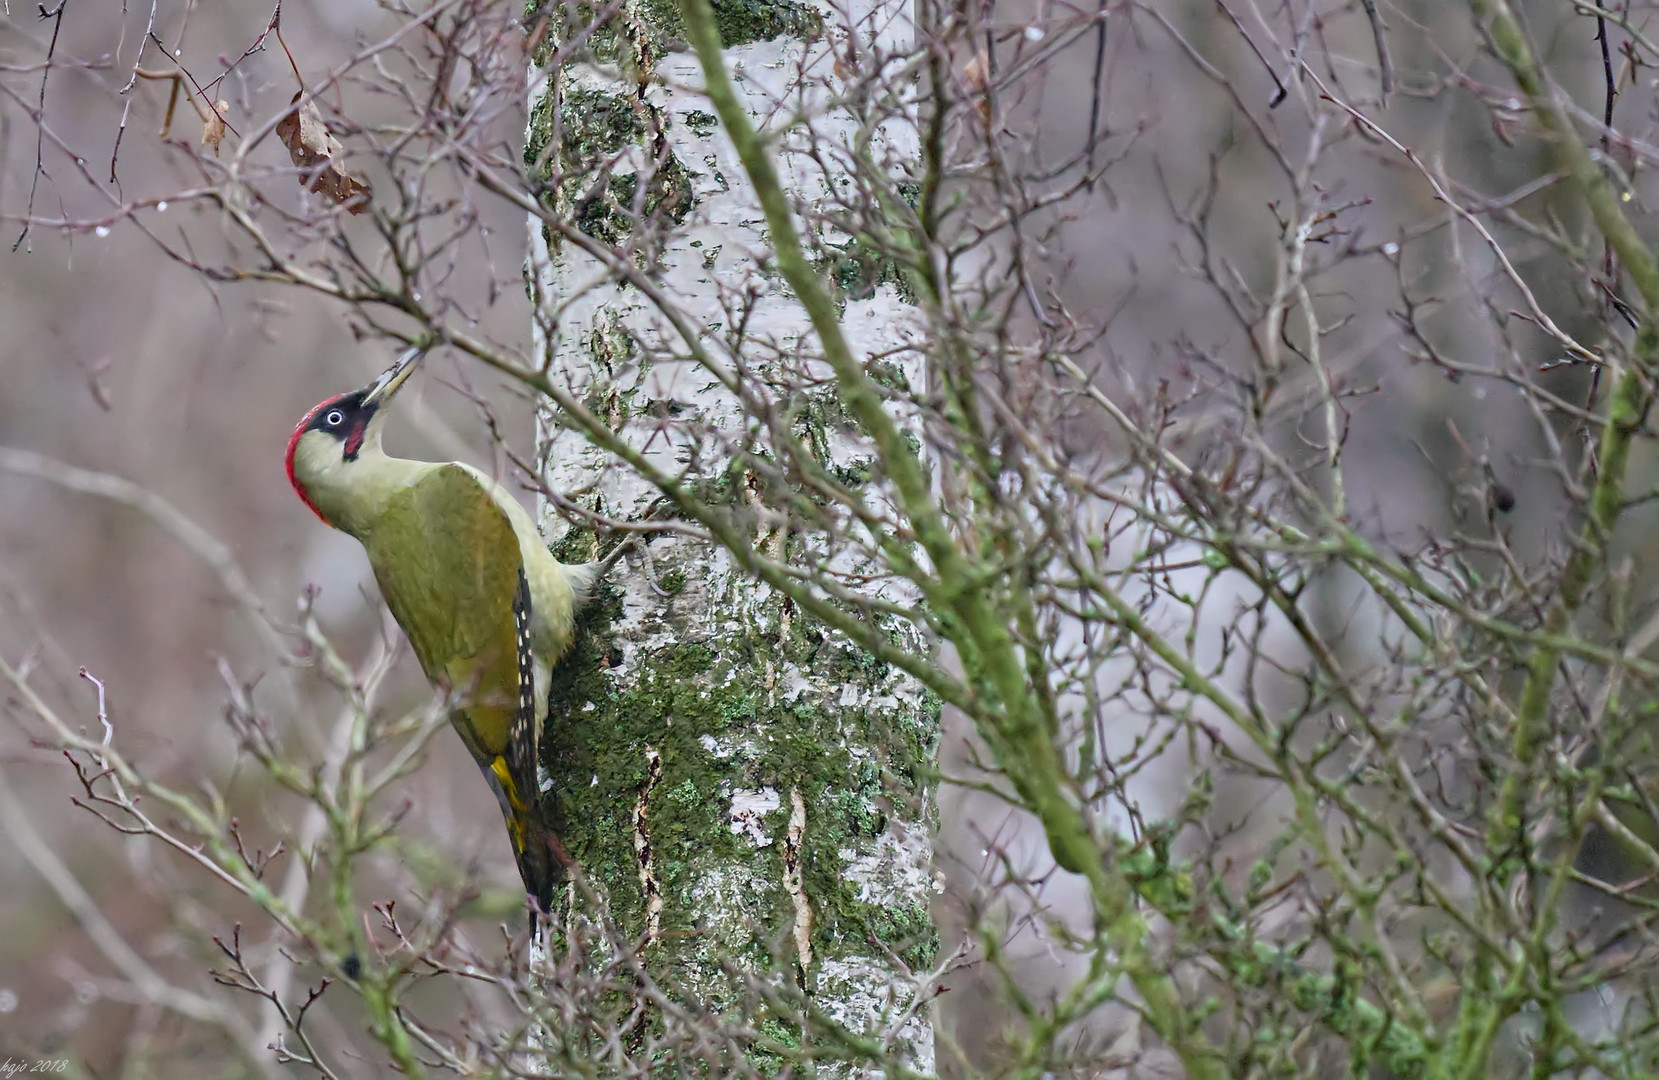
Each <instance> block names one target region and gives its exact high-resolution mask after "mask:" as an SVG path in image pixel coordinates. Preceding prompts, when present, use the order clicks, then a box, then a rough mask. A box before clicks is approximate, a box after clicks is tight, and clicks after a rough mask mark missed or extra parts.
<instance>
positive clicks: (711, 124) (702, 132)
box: [681, 109, 720, 139]
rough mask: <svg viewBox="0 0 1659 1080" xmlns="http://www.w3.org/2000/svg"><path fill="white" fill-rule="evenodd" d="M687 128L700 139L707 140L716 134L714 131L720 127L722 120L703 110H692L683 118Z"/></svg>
mask: <svg viewBox="0 0 1659 1080" xmlns="http://www.w3.org/2000/svg"><path fill="white" fill-rule="evenodd" d="M681 119H682V120H684V121H685V126H686V127H688V128H690V129H691V133H692V134H693V135H695V136H697V137H698V138H699V139H706V138H708V137H709V136H710V135H713V134H714V129H715V128H717V127H719V126H720V120H719V118H718V117H716V116H715V115H714V114H713V113H708V112H704V111H703V110H701V109H692V110H691V111H690V112H688V113H686V114H684V115H683V116H682V117H681Z"/></svg>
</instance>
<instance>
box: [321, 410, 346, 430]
mask: <svg viewBox="0 0 1659 1080" xmlns="http://www.w3.org/2000/svg"><path fill="white" fill-rule="evenodd" d="M323 420H324V422H325V423H327V424H328V426H329V427H339V426H340V425H341V424H343V423H345V422H346V414H345V413H343V412H341V411H340V410H339V409H335V410H334V411H333V412H331V413H329V414H328V415H327V416H326V417H324V418H323Z"/></svg>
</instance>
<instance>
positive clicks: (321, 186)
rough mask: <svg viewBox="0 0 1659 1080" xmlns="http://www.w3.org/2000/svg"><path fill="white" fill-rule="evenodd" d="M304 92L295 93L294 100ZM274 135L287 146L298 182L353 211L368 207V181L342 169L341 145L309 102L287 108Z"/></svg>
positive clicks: (369, 191)
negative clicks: (297, 169)
mask: <svg viewBox="0 0 1659 1080" xmlns="http://www.w3.org/2000/svg"><path fill="white" fill-rule="evenodd" d="M304 93H305V91H303V90H302V91H300V93H298V94H295V95H294V97H293V99H292V100H293V101H294V102H298V101H299V99H300V97H301V95H303V94H304ZM276 134H277V138H279V139H281V140H282V145H284V146H286V147H287V148H288V156H289V158H291V159H292V160H293V162H294V164H295V165H296V166H298V167H299V169H300V183H301V184H308V186H309V187H310V188H311V190H312V191H315V192H316V193H317V194H319V195H321V196H323V197H324V198H326V199H329V200H331V201H333V202H335V203H340V204H344V205H345V208H346V209H347V210H349V211H351V212H352V213H354V214H361V213H362V212H363V211H365V210H367V209H368V208H369V199H370V197H371V196H372V195H373V192H372V191H371V190H370V189H369V182H368V181H367V180H364V179H361V178H359V177H356V176H353V175H352V174H351V173H350V172H348V171H346V167H345V165H344V164H343V162H342V158H343V157H344V156H345V147H343V146H341V145H340V140H339V139H336V138H335V137H334V136H333V135H331V134H329V131H328V125H327V124H325V123H323V114H322V113H320V112H318V111H317V106H316V104H315V103H314V102H312V101H306V102H305V103H304V104H301V105H299V106H298V107H297V108H295V109H292V110H290V111H289V113H288V115H287V116H284V117H283V118H282V119H281V120H280V121H279V122H278V123H277V126H276Z"/></svg>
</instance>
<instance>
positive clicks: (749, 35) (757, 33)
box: [644, 0, 824, 49]
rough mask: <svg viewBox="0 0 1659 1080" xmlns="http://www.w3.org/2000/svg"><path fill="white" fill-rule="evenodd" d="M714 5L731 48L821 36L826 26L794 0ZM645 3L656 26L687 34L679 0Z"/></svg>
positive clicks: (674, 35) (720, 0)
mask: <svg viewBox="0 0 1659 1080" xmlns="http://www.w3.org/2000/svg"><path fill="white" fill-rule="evenodd" d="M713 6H714V18H715V22H716V23H718V24H719V29H720V41H721V43H722V44H724V45H725V46H726V48H728V49H731V48H735V47H737V46H739V45H748V44H750V43H752V42H756V41H772V40H774V39H776V38H780V37H796V38H812V37H817V36H818V35H819V34H821V33H822V32H823V28H824V19H823V16H821V15H819V14H818V12H817V11H816V10H814V9H813V8H812V7H810V6H808V5H806V4H800V3H795V2H793V0H713ZM644 7H645V10H646V11H647V12H648V19H647V21H648V22H649V23H650V24H651V27H652V29H654V30H655V31H657V32H658V33H659V34H662V35H664V36H665V37H667V38H670V39H674V40H679V39H683V38H684V37H685V22H684V20H682V19H681V18H680V8H679V5H678V4H677V3H675V0H645V4H644Z"/></svg>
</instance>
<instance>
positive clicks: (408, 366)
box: [363, 347, 426, 408]
mask: <svg viewBox="0 0 1659 1080" xmlns="http://www.w3.org/2000/svg"><path fill="white" fill-rule="evenodd" d="M424 359H426V350H425V349H422V348H419V347H416V348H413V349H409V350H406V351H405V352H404V354H403V355H402V356H400V357H398V358H397V363H395V364H393V365H392V366H391V367H389V368H387V369H386V370H385V371H382V372H381V373H380V377H379V378H377V379H375V381H374V382H372V383H370V384H369V388H368V389H367V390H365V391H363V404H364V405H367V406H371V407H374V408H379V407H380V406H382V405H384V404H386V402H388V401H390V400H391V399H392V395H393V394H395V393H397V392H398V388H399V387H401V386H402V385H403V384H404V383H406V382H408V381H409V376H410V375H413V374H414V373H415V369H416V368H417V367H419V366H420V362H421V361H422V360H424Z"/></svg>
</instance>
